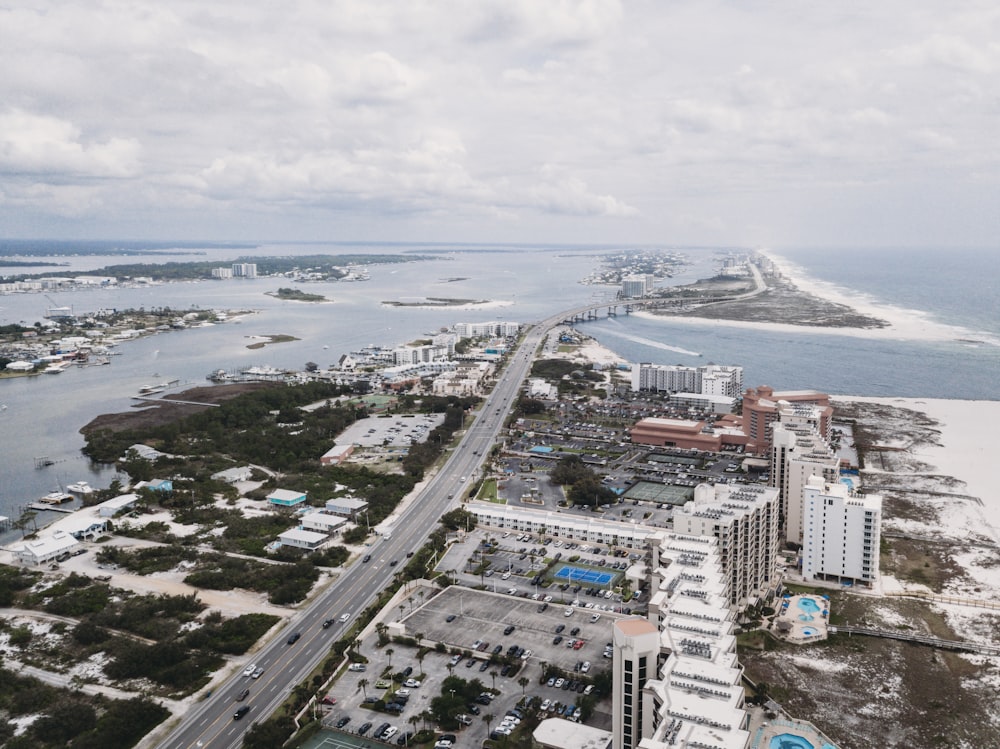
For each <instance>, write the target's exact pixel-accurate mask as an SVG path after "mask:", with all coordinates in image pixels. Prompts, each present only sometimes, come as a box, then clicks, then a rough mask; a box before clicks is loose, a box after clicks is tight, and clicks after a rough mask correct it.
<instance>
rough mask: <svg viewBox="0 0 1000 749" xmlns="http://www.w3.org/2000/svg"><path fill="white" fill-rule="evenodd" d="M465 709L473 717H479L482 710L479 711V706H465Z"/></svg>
mask: <svg viewBox="0 0 1000 749" xmlns="http://www.w3.org/2000/svg"><path fill="white" fill-rule="evenodd" d="M465 709H466V710H468V711H469V712H470V713H472V714H473V715H479V714H480V713H481V712H482V710H480V709H479V705H467V706H466V708H465Z"/></svg>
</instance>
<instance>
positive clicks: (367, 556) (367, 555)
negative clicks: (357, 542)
mask: <svg viewBox="0 0 1000 749" xmlns="http://www.w3.org/2000/svg"><path fill="white" fill-rule="evenodd" d="M371 560H372V555H371V554H365V558H364V559H362V560H361V561H362V563H364V562H370V561H371Z"/></svg>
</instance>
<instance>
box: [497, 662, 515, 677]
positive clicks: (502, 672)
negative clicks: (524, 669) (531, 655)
mask: <svg viewBox="0 0 1000 749" xmlns="http://www.w3.org/2000/svg"><path fill="white" fill-rule="evenodd" d="M513 670H514V667H513V666H512V665H510V664H509V663H507V664H505V665H504V667H503V668H501V669H500V675H501V676H507V675H508V674H509V673H510V672H511V671H513Z"/></svg>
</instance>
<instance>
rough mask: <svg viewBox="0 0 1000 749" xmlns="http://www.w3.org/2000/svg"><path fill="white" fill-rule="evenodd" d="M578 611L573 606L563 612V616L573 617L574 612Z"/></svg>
mask: <svg viewBox="0 0 1000 749" xmlns="http://www.w3.org/2000/svg"><path fill="white" fill-rule="evenodd" d="M574 611H576V609H574V608H573V607H572V606H570V607H569V608H568V609H566V610H565V611H564V612H563V616H573V612H574Z"/></svg>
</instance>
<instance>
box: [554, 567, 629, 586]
mask: <svg viewBox="0 0 1000 749" xmlns="http://www.w3.org/2000/svg"><path fill="white" fill-rule="evenodd" d="M555 576H556V577H561V578H562V579H564V580H574V581H576V582H578V583H592V584H594V585H607V584H608V583H610V582H611V579H612V578H613V577H614V575H612V574H611V573H610V572H598V571H597V570H585V569H583V568H582V567H573V566H571V565H568V564H565V565H563V566H562V567H560V568H559V571H558V572H556V574H555Z"/></svg>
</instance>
